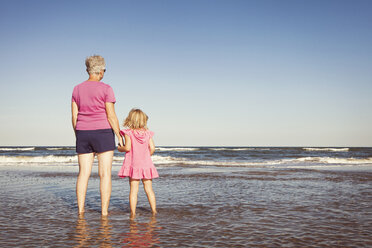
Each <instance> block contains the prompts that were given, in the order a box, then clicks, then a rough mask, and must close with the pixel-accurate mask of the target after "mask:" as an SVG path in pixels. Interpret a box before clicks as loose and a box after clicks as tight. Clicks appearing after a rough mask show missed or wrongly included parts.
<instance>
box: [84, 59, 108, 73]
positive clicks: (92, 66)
mask: <svg viewBox="0 0 372 248" xmlns="http://www.w3.org/2000/svg"><path fill="white" fill-rule="evenodd" d="M85 65H86V66H87V72H88V74H89V75H90V74H99V73H100V72H101V71H103V70H105V69H106V63H105V59H104V58H103V57H102V56H99V55H93V56H90V57H88V58H86V59H85Z"/></svg>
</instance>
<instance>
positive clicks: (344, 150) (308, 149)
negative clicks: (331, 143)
mask: <svg viewBox="0 0 372 248" xmlns="http://www.w3.org/2000/svg"><path fill="white" fill-rule="evenodd" d="M302 149H304V150H305V151H328V152H348V151H349V148H312V147H304V148H302Z"/></svg>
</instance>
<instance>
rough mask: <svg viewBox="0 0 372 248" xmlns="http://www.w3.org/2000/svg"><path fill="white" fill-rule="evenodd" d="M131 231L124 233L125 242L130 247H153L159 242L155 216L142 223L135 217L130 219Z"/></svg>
mask: <svg viewBox="0 0 372 248" xmlns="http://www.w3.org/2000/svg"><path fill="white" fill-rule="evenodd" d="M129 228H130V231H129V232H127V233H124V234H123V236H124V238H123V242H122V243H123V244H125V245H126V246H128V247H153V246H154V245H156V244H159V238H158V237H157V232H156V230H157V229H159V227H157V225H156V218H155V216H153V217H151V218H150V221H149V222H148V223H140V222H137V221H136V220H135V219H131V220H130V226H129Z"/></svg>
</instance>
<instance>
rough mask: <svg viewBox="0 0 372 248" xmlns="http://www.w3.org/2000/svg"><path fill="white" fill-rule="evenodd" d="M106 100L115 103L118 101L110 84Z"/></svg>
mask: <svg viewBox="0 0 372 248" xmlns="http://www.w3.org/2000/svg"><path fill="white" fill-rule="evenodd" d="M105 102H113V103H115V102H116V99H115V94H114V90H113V89H112V88H111V86H110V85H107V90H106V100H105Z"/></svg>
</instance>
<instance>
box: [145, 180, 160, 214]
mask: <svg viewBox="0 0 372 248" xmlns="http://www.w3.org/2000/svg"><path fill="white" fill-rule="evenodd" d="M142 183H143V188H144V189H145V192H146V195H147V199H148V200H149V203H150V207H151V211H152V214H153V215H155V214H157V212H156V198H155V193H154V190H153V189H152V180H151V179H142Z"/></svg>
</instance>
